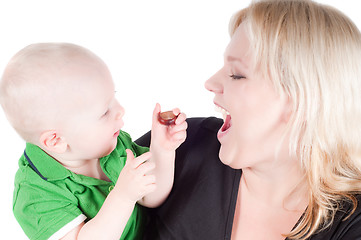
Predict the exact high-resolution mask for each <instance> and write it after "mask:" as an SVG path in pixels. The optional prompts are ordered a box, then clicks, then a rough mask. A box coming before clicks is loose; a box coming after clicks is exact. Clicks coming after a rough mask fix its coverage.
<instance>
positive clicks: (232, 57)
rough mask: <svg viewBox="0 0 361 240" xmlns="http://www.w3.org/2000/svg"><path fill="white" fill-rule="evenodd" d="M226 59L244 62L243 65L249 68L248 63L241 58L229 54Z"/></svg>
mask: <svg viewBox="0 0 361 240" xmlns="http://www.w3.org/2000/svg"><path fill="white" fill-rule="evenodd" d="M226 60H227V62H238V63H240V64H242V66H243V67H245V68H248V65H247V64H246V63H245V62H244V61H243V60H242V59H241V58H238V57H234V56H227V57H226Z"/></svg>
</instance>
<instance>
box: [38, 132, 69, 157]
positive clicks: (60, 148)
mask: <svg viewBox="0 0 361 240" xmlns="http://www.w3.org/2000/svg"><path fill="white" fill-rule="evenodd" d="M39 141H40V145H41V147H43V148H44V149H45V150H47V151H49V152H54V153H64V152H65V151H66V149H67V146H68V144H67V142H66V140H65V138H64V137H62V136H60V135H59V134H58V133H57V132H56V131H55V130H49V131H45V132H43V133H42V134H41V135H40V139H39Z"/></svg>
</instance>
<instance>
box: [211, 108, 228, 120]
mask: <svg viewBox="0 0 361 240" xmlns="http://www.w3.org/2000/svg"><path fill="white" fill-rule="evenodd" d="M215 109H216V111H217V112H220V113H222V115H223V119H224V120H225V119H226V117H227V115H230V114H229V112H228V111H227V110H226V109H224V108H222V107H220V106H218V105H215Z"/></svg>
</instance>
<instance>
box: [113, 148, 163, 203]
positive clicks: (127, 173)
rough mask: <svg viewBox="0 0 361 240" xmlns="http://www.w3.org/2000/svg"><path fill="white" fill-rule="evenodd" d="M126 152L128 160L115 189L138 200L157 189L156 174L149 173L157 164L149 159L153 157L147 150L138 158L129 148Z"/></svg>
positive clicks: (132, 199) (135, 200)
mask: <svg viewBox="0 0 361 240" xmlns="http://www.w3.org/2000/svg"><path fill="white" fill-rule="evenodd" d="M126 152H127V161H126V164H125V166H124V168H123V169H122V171H121V172H120V174H119V178H118V180H117V183H116V186H115V188H114V190H115V189H117V191H118V192H119V194H122V195H124V197H126V198H129V200H131V201H134V202H137V201H138V200H140V199H141V198H143V197H144V196H145V195H147V194H148V193H151V192H153V191H155V188H156V185H155V176H154V175H147V173H148V172H150V171H151V170H153V169H154V168H155V164H154V163H153V162H149V161H147V160H149V159H150V157H151V153H150V152H146V153H144V154H142V155H140V156H139V157H137V158H134V155H133V152H132V151H131V150H130V149H127V150H126Z"/></svg>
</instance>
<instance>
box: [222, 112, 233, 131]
mask: <svg viewBox="0 0 361 240" xmlns="http://www.w3.org/2000/svg"><path fill="white" fill-rule="evenodd" d="M231 126H232V123H231V115H229V114H227V115H226V117H225V119H224V123H223V126H222V128H221V131H222V132H226V131H227V130H228V129H229V128H230V127H231Z"/></svg>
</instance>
